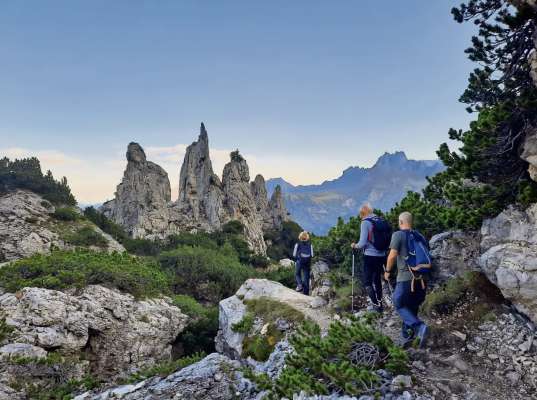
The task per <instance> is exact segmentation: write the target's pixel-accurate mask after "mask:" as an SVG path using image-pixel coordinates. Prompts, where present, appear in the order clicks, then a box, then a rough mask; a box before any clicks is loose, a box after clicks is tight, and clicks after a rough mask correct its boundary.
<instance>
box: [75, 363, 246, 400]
mask: <svg viewBox="0 0 537 400" xmlns="http://www.w3.org/2000/svg"><path fill="white" fill-rule="evenodd" d="M239 369H240V364H239V363H238V362H237V361H233V360H230V359H229V358H227V357H225V356H223V355H221V354H218V353H213V354H210V355H208V356H207V357H205V358H204V359H203V360H201V361H199V362H197V363H195V364H192V365H190V366H188V367H186V368H183V369H182V370H180V371H178V372H176V373H174V374H171V375H169V376H167V377H166V378H163V379H161V378H152V379H148V380H145V381H142V382H140V383H138V384H136V385H125V386H120V387H117V388H113V389H109V390H107V391H105V392H102V393H91V392H89V393H84V394H83V395H80V396H77V397H75V400H108V399H124V400H146V399H152V400H169V399H174V400H190V399H200V400H201V399H205V400H232V399H251V398H253V394H252V392H253V386H252V384H251V383H250V382H249V381H247V380H245V379H244V378H243V377H242V375H241V374H240V373H239V372H238V371H239Z"/></svg>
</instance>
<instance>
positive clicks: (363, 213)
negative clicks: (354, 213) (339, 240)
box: [360, 203, 373, 219]
mask: <svg viewBox="0 0 537 400" xmlns="http://www.w3.org/2000/svg"><path fill="white" fill-rule="evenodd" d="M371 213H373V207H371V204H369V203H365V204H363V205H362V207H360V218H361V219H364V218H365V217H367V216H368V215H371Z"/></svg>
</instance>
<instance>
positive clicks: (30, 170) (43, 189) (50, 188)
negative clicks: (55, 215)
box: [0, 157, 76, 206]
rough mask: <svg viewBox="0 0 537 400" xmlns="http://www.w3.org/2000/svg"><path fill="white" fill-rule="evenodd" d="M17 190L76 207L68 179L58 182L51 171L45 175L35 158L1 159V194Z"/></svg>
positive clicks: (55, 202)
mask: <svg viewBox="0 0 537 400" xmlns="http://www.w3.org/2000/svg"><path fill="white" fill-rule="evenodd" d="M15 189H27V190H31V191H32V192H35V193H38V194H40V195H42V196H43V198H45V199H47V200H48V201H50V202H51V203H54V204H57V205H58V204H59V205H70V206H74V205H76V200H75V198H74V196H73V194H72V193H71V189H70V188H69V185H68V184H67V178H65V177H63V178H62V179H61V180H59V181H57V180H56V179H54V177H53V176H52V172H50V171H47V173H46V174H45V175H43V172H42V171H41V164H40V163H39V160H38V159H37V158H35V157H31V158H24V159H20V160H14V161H11V160H10V159H9V158H7V157H4V158H2V159H0V194H1V193H6V192H8V191H11V190H15Z"/></svg>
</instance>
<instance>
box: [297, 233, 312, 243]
mask: <svg viewBox="0 0 537 400" xmlns="http://www.w3.org/2000/svg"><path fill="white" fill-rule="evenodd" d="M298 240H300V241H301V242H307V241H308V240H310V234H309V233H308V232H306V231H304V232H300V235H298Z"/></svg>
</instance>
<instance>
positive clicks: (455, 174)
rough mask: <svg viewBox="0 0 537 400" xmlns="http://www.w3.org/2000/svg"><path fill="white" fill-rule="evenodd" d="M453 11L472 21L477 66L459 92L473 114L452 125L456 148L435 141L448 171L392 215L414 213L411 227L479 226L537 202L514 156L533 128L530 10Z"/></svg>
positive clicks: (480, 4) (481, 3) (488, 5)
mask: <svg viewBox="0 0 537 400" xmlns="http://www.w3.org/2000/svg"><path fill="white" fill-rule="evenodd" d="M512 3H514V4H516V6H513V5H512ZM452 14H453V16H454V18H455V20H456V21H457V22H459V23H463V22H467V21H472V22H473V23H474V24H475V25H476V26H477V27H478V35H477V36H474V37H473V38H472V46H471V47H470V48H468V49H467V50H466V53H467V54H468V57H469V59H470V60H472V61H474V62H475V63H477V65H478V67H477V68H476V69H474V71H473V72H472V73H471V74H470V77H469V79H468V87H467V89H466V90H465V91H464V93H463V95H462V96H461V98H460V101H461V102H463V103H465V104H467V105H468V107H467V110H468V112H471V113H477V118H476V120H475V121H473V122H472V123H471V124H470V128H469V129H468V130H466V131H463V130H455V129H450V131H449V138H450V139H451V140H455V141H458V142H460V143H461V147H460V148H459V149H458V151H452V150H451V149H450V148H449V146H448V145H447V144H446V143H444V144H442V145H441V146H440V149H439V150H438V152H437V154H438V156H439V158H440V159H441V160H442V162H443V163H444V164H445V165H446V167H447V169H446V170H445V171H444V172H442V173H440V174H438V175H436V176H434V177H433V178H431V179H429V185H428V186H427V187H426V188H425V190H424V192H423V195H419V194H416V193H411V194H409V195H408V196H407V197H406V198H405V199H403V200H402V201H401V203H400V204H398V205H397V206H396V207H395V208H394V209H393V210H392V212H391V214H390V218H391V220H392V221H393V222H395V221H396V218H397V214H398V213H399V212H400V211H403V210H404V211H411V212H413V213H414V214H415V215H416V216H417V220H418V224H417V227H418V228H419V229H421V230H422V231H424V232H425V233H427V234H429V235H430V234H433V233H436V232H438V231H441V230H446V229H454V228H461V229H477V228H478V227H479V226H480V224H481V222H482V220H483V219H484V218H487V217H492V216H495V215H497V214H498V213H499V212H501V211H502V209H504V208H505V207H506V206H507V205H508V204H513V203H518V204H521V205H523V206H524V205H527V204H530V203H533V202H535V201H537V186H536V184H535V182H533V181H532V180H531V179H530V177H529V175H528V172H527V169H528V164H527V162H525V161H524V160H522V159H521V158H520V154H521V152H522V145H523V143H524V139H525V137H526V136H527V135H528V134H529V133H530V132H531V131H532V130H534V129H535V127H536V126H537V89H536V87H535V86H534V84H533V82H532V79H531V76H530V65H529V61H528V57H529V55H530V53H531V51H533V47H534V43H533V36H534V34H535V32H536V20H537V15H536V11H535V9H534V8H532V7H530V6H528V5H526V4H524V2H507V1H505V0H469V1H467V2H465V3H463V4H461V5H460V6H459V7H457V8H454V9H453V10H452Z"/></svg>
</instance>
